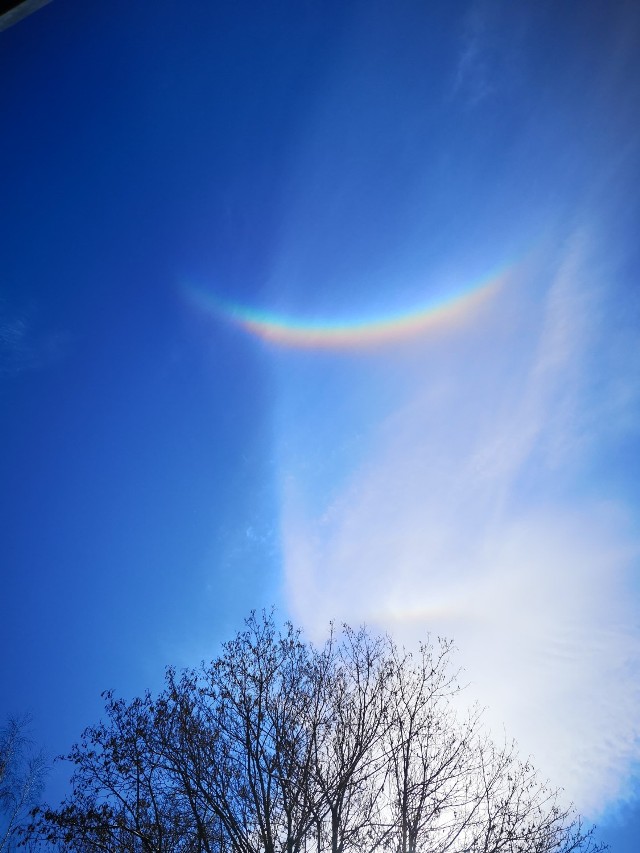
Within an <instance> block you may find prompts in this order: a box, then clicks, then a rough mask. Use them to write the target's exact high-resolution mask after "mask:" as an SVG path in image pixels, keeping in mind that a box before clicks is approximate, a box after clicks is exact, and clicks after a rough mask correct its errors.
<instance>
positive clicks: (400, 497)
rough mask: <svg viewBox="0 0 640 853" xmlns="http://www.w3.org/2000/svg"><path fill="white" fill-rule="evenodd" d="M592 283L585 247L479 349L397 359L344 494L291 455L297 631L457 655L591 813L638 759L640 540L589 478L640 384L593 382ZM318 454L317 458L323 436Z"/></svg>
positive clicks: (447, 348) (501, 301)
mask: <svg viewBox="0 0 640 853" xmlns="http://www.w3.org/2000/svg"><path fill="white" fill-rule="evenodd" d="M594 269H595V267H594V266H593V263H592V257H591V248H590V235H589V234H588V232H586V231H581V232H577V233H576V234H574V236H573V237H572V238H571V239H570V240H569V241H568V242H567V243H566V244H565V245H564V247H563V248H562V249H561V251H560V252H559V253H558V255H557V257H556V258H555V260H554V261H553V262H552V261H551V260H550V257H549V255H548V253H547V256H546V257H545V258H542V257H540V258H538V260H537V262H536V263H532V264H530V265H529V266H528V267H527V268H526V269H523V270H522V271H521V273H520V275H519V278H518V279H517V280H514V282H513V285H512V287H511V288H510V289H508V290H507V291H506V292H505V293H503V294H502V296H501V297H500V298H498V299H497V300H496V301H495V303H494V306H493V310H492V313H490V315H487V316H484V317H483V319H482V322H481V325H480V326H479V327H478V328H477V329H475V330H469V329H467V330H466V332H465V335H466V336H465V337H464V339H463V338H461V337H460V335H458V336H457V338H456V339H455V341H447V340H446V339H442V340H440V341H439V342H436V343H431V344H426V345H425V348H424V349H423V350H420V351H419V352H416V351H413V352H412V353H411V356H410V357H409V356H407V358H406V359H404V360H403V359H399V360H398V362H397V365H396V367H397V371H398V378H399V377H400V376H401V377H402V379H401V381H402V384H403V387H405V388H406V389H407V392H406V399H405V401H404V404H403V405H401V406H398V407H397V408H396V409H395V410H394V411H392V412H390V413H389V414H388V415H387V417H386V418H384V419H383V420H382V422H381V423H379V424H376V425H375V426H374V427H371V435H370V437H369V444H368V447H369V450H368V453H367V454H366V455H365V456H364V457H363V458H361V459H360V460H359V461H358V462H357V463H354V466H353V469H352V470H351V472H350V474H349V475H348V476H347V477H346V479H345V481H344V486H343V488H342V489H341V491H340V492H339V493H338V494H335V493H334V494H329V492H326V491H323V488H322V486H321V485H320V484H319V483H318V481H316V480H314V477H313V476H312V473H311V468H310V467H309V466H307V467H306V468H305V469H304V470H303V469H302V468H301V467H299V465H298V463H296V462H294V461H293V460H292V459H289V462H288V463H287V457H286V454H285V457H284V470H283V495H284V498H283V501H284V510H283V520H282V525H283V543H284V551H285V563H286V587H287V595H288V599H289V603H290V608H291V610H292V612H293V614H294V615H295V617H296V618H297V619H299V620H301V621H302V622H303V624H305V625H306V626H307V627H308V629H309V630H310V631H311V632H312V633H316V634H321V633H322V632H323V631H324V630H325V629H326V624H327V621H328V620H329V619H330V618H334V619H344V620H348V621H351V622H354V621H361V620H366V621H367V622H369V623H373V624H375V625H377V626H379V627H381V628H385V629H389V630H392V631H393V632H394V634H395V635H396V636H398V637H399V638H400V639H402V640H405V641H407V642H411V641H414V640H416V639H417V638H418V637H420V636H423V635H424V633H425V632H426V631H429V630H430V631H433V632H437V633H440V634H446V635H450V636H453V637H454V638H455V640H456V642H457V644H458V646H459V648H460V660H461V663H462V664H463V665H464V666H465V668H466V673H467V676H468V679H469V680H470V682H471V685H472V686H471V687H470V694H469V695H470V698H475V697H477V698H479V699H480V701H481V702H483V703H484V704H486V705H487V706H488V713H489V717H490V720H491V722H492V723H493V724H494V725H501V724H502V723H503V722H504V724H505V725H506V727H507V730H508V731H509V732H510V733H511V734H513V735H515V736H516V737H517V738H518V740H519V742H520V745H521V748H522V750H523V751H524V752H525V753H531V754H532V755H533V756H534V758H535V760H536V761H537V763H538V765H539V766H540V767H541V769H542V771H543V772H544V773H545V774H548V775H549V776H550V777H551V778H552V780H553V781H554V782H555V783H556V784H561V785H564V786H565V788H566V790H567V793H568V795H569V796H570V797H571V798H572V799H573V800H575V801H576V803H577V805H578V806H579V808H580V809H582V810H583V811H588V812H589V813H591V814H594V813H596V812H597V811H598V810H600V809H603V808H604V807H605V806H606V805H607V804H610V803H611V802H613V801H614V800H615V799H616V798H618V797H620V796H622V794H623V792H624V785H625V780H626V779H627V777H628V774H629V773H630V772H631V771H632V768H633V765H634V763H635V762H636V761H637V760H638V759H639V758H640V724H639V723H638V720H639V719H640V713H639V712H640V687H639V685H640V681H639V679H638V665H639V663H640V630H639V626H638V623H637V618H636V612H637V597H636V594H634V591H633V589H632V588H631V580H630V575H629V572H630V568H631V567H632V565H634V563H635V564H637V559H638V550H639V539H638V531H637V529H634V523H633V519H632V513H631V510H630V508H629V507H627V506H625V504H624V502H623V501H622V500H621V499H620V498H616V495H615V494H614V493H613V492H610V493H607V492H606V491H603V490H599V489H598V488H596V484H594V483H593V482H591V480H590V479H589V476H590V474H589V472H590V464H591V462H592V461H593V459H595V458H598V457H599V456H601V455H602V454H603V453H604V452H605V449H604V443H605V442H606V437H607V435H608V431H609V430H610V424H609V419H610V414H611V411H612V407H614V408H615V407H616V406H617V407H618V409H620V407H621V406H622V407H623V408H624V405H625V404H623V403H621V402H620V399H625V400H626V401H627V402H626V407H627V408H629V407H630V406H631V403H630V401H631V400H632V399H635V397H634V393H635V392H633V388H634V387H635V386H636V384H637V383H636V380H635V378H634V377H633V375H632V373H629V375H628V376H627V377H626V378H625V376H624V375H618V376H617V377H616V382H615V383H614V384H613V387H612V390H611V393H609V387H608V386H607V385H606V384H603V383H602V381H601V379H598V378H597V377H595V376H594V375H593V369H592V368H593V361H594V353H593V349H594V347H595V346H596V345H597V347H598V348H599V357H601V358H606V357H608V356H607V352H608V350H607V346H606V338H605V337H604V335H603V326H604V325H605V319H606V307H607V306H606V303H605V291H604V290H603V288H602V286H601V281H600V280H599V278H598V276H597V275H596V274H595V273H594V272H593V270H594ZM547 277H548V281H547ZM541 294H542V295H541ZM385 375H386V378H385V379H384V382H386V383H388V382H393V376H390V375H389V370H387V371H386V374H385ZM621 387H627V389H628V390H627V392H624V393H622V398H621V391H620V388H621ZM629 389H631V390H629ZM325 393H326V388H325ZM625 394H626V396H625ZM612 397H614V398H616V399H615V401H614V400H612V399H611V398H612ZM327 405H329V406H330V401H328V403H327ZM633 405H635V403H634V404H633ZM334 440H335V442H336V443H339V442H340V441H341V440H343V437H342V436H341V435H340V434H339V431H336V434H335V436H334ZM296 442H297V444H298V446H300V444H302V445H304V437H303V438H301V437H300V436H296ZM307 443H308V452H309V457H310V458H313V455H314V448H313V430H310V431H309V434H308V436H307ZM323 495H324V496H325V500H324V504H323ZM311 498H312V499H311ZM311 506H315V507H318V506H319V507H320V509H319V510H317V509H313V510H312V509H308V507H311Z"/></svg>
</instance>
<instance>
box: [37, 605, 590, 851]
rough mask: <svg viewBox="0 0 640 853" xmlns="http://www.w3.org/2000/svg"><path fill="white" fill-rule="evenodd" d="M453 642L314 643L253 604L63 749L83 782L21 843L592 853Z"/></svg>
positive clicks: (353, 638) (359, 636) (367, 638)
mask: <svg viewBox="0 0 640 853" xmlns="http://www.w3.org/2000/svg"><path fill="white" fill-rule="evenodd" d="M451 658H452V645H451V643H450V642H448V641H444V640H438V641H437V642H435V643H431V642H428V643H426V644H424V645H423V646H421V647H420V649H419V650H418V652H417V653H415V654H411V653H408V652H405V651H403V650H401V649H399V648H398V647H397V646H396V645H395V644H394V642H393V641H392V640H391V639H390V638H388V637H380V636H376V635H373V634H371V633H370V632H368V631H367V630H365V629H360V630H357V631H355V630H353V629H351V628H349V627H346V626H345V627H344V628H343V630H342V631H341V632H339V633H336V632H335V631H332V632H331V636H330V637H329V639H328V640H327V642H326V643H325V644H324V645H323V646H321V647H315V646H313V645H312V644H310V643H306V642H304V641H303V639H302V636H301V634H300V632H299V631H297V630H295V629H294V628H293V627H292V626H291V625H290V624H287V625H286V626H285V627H284V628H283V629H279V628H278V627H277V626H276V624H275V622H274V619H273V617H272V615H269V614H262V615H256V614H255V613H254V614H252V615H251V616H250V617H249V618H248V619H247V620H246V625H245V630H243V631H242V632H240V633H239V634H238V635H237V636H236V637H235V638H234V639H232V640H231V641H229V642H228V643H226V644H225V645H224V646H223V650H222V654H221V655H220V657H219V658H217V659H216V660H214V661H213V662H211V663H210V664H206V665H205V664H203V665H202V666H201V667H200V668H199V669H191V670H187V671H185V672H182V673H180V674H178V673H177V672H176V671H175V670H173V669H168V670H167V673H166V682H165V687H164V690H163V691H162V692H161V693H160V695H159V696H157V697H156V698H153V697H152V696H151V695H150V694H148V693H147V694H145V696H143V697H141V698H137V699H134V700H133V701H128V702H127V701H124V700H122V699H117V698H115V697H114V695H113V694H112V693H106V694H105V702H106V717H105V720H104V722H102V723H100V724H98V725H96V726H90V727H89V728H87V729H86V730H85V732H84V734H83V736H82V739H81V740H80V742H79V743H78V744H76V745H75V746H74V747H73V748H72V750H71V752H70V754H69V755H68V756H67V760H69V761H70V762H71V763H72V764H73V766H74V774H73V778H72V786H73V790H72V793H71V794H70V796H69V797H68V798H67V799H66V800H65V801H64V802H63V803H62V804H61V805H60V807H59V808H57V809H51V808H46V809H43V810H40V811H38V812H37V813H35V815H34V821H33V823H32V825H31V827H30V831H29V833H28V835H27V839H30V840H32V841H33V840H37V839H40V840H44V841H46V842H49V843H52V844H59V845H63V846H64V849H66V850H71V851H77V852H78V853H87V852H88V851H105V853H106V852H107V851H114V853H115V851H131V852H132V853H133V851H145V853H146V851H148V853H165V851H175V852H176V853H178V851H185V853H196V851H198V853H202V852H203V851H207V853H325V851H331V853H374V851H380V853H383V851H390V852H391V853H419V851H425V853H502V851H504V853H572V851H582V853H597V851H600V850H602V849H603V845H600V844H597V843H596V842H595V841H594V838H593V830H592V829H589V828H585V827H584V826H583V824H582V822H581V819H580V818H579V816H577V815H576V814H575V812H574V811H573V810H572V809H571V808H568V807H565V806H563V805H561V799H560V795H559V793H558V792H557V791H556V790H554V789H552V788H550V787H549V786H548V785H547V784H546V783H544V782H543V781H541V780H540V778H539V776H538V775H537V773H536V772H535V770H534V769H533V767H532V766H531V765H530V764H529V763H528V762H522V761H520V760H519V759H518V757H517V754H516V751H515V748H514V746H513V745H512V744H511V745H510V744H502V745H499V744H496V743H494V742H493V741H492V740H491V739H490V737H489V736H488V734H487V732H486V731H485V729H484V728H483V725H482V720H481V713H480V711H479V710H478V709H477V708H473V709H472V710H471V711H469V712H468V713H467V714H466V715H462V714H461V713H460V712H459V711H457V710H456V708H457V706H458V705H459V702H458V701H455V702H454V699H456V700H457V699H458V698H459V697H458V694H459V692H460V688H459V686H458V681H457V677H456V673H455V671H454V670H453V668H452V660H451Z"/></svg>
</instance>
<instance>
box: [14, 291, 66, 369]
mask: <svg viewBox="0 0 640 853" xmlns="http://www.w3.org/2000/svg"><path fill="white" fill-rule="evenodd" d="M2 309H3V306H2V305H1V304H0V376H2V375H4V376H12V375H15V374H18V373H22V372H24V371H27V370H37V369H39V368H41V367H43V366H44V365H47V364H50V363H51V362H52V361H55V360H57V359H58V358H59V357H60V356H61V355H62V353H63V351H64V348H65V346H66V344H67V340H66V337H65V336H64V335H62V334H60V333H55V332H50V333H43V332H41V331H40V330H38V329H37V328H36V327H35V324H34V322H33V318H32V317H31V316H30V315H29V314H27V313H16V312H7V311H3V310H2Z"/></svg>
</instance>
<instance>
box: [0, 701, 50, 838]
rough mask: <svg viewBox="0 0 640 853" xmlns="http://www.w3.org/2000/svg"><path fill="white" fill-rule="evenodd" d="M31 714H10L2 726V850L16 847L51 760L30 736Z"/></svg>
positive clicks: (0, 805) (0, 751)
mask: <svg viewBox="0 0 640 853" xmlns="http://www.w3.org/2000/svg"><path fill="white" fill-rule="evenodd" d="M30 722H31V721H30V718H29V717H28V716H23V717H10V718H9V720H8V721H7V723H6V724H5V726H4V727H3V728H2V729H0V853H2V851H9V850H11V849H13V848H14V846H15V843H16V838H17V835H18V833H19V831H20V829H21V826H22V824H23V822H24V821H25V820H26V818H27V817H28V813H29V810H30V809H31V808H33V807H34V806H35V805H36V803H37V801H38V798H39V797H40V795H41V794H42V791H43V789H44V782H45V778H46V775H47V770H48V767H47V762H46V759H45V757H44V755H43V754H42V752H35V751H34V749H33V745H32V742H31V740H30V739H29V737H28V730H29V725H30Z"/></svg>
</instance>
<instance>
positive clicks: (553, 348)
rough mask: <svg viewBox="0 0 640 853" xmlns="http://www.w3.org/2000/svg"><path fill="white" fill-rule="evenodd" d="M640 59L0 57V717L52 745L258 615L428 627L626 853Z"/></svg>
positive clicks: (218, 8)
mask: <svg viewBox="0 0 640 853" xmlns="http://www.w3.org/2000/svg"><path fill="white" fill-rule="evenodd" d="M639 38H640V8H639V7H638V5H637V4H636V3H634V2H631V0H629V2H625V0H620V2H617V3H610V2H607V0H563V2H557V0H554V2H551V0H535V2H533V0H531V1H530V2H529V0H523V2H520V3H500V2H497V0H480V2H478V1H477V0H472V2H459V3H451V2H429V3H425V2H418V0H395V2H391V0H368V2H351V0H341V2H331V0H326V2H320V0H295V2H294V0H291V2H284V0H282V2H276V0H274V2H271V3H258V2H245V0H236V2H226V0H220V2H217V3H209V2H204V0H202V2H200V0H197V2H196V0H192V2H189V3H186V4H180V6H179V10H178V7H177V6H176V4H175V3H173V2H168V0H154V2H150V0H139V2H136V3H129V2H126V3H125V2H122V0H112V1H111V2H109V3H91V4H80V3H74V2H72V0H54V2H52V3H50V4H48V5H47V6H45V7H44V8H42V9H41V10H39V11H38V12H36V13H35V14H33V15H32V16H30V17H28V18H26V19H24V20H23V21H21V22H19V23H18V24H16V25H15V26H13V27H11V28H10V29H8V30H5V31H3V32H2V33H0V75H1V79H2V81H3V84H2V87H0V116H2V133H1V134H0V151H1V153H2V163H3V169H2V193H1V196H0V198H1V201H0V234H1V235H2V237H1V239H0V440H1V447H2V452H1V453H0V484H1V486H0V519H1V521H0V553H1V554H2V595H1V597H0V607H1V618H0V650H1V651H0V673H1V683H2V690H1V691H0V717H2V718H4V717H6V715H7V714H9V713H14V714H16V713H17V714H21V713H24V712H30V713H31V714H32V717H33V732H34V737H35V738H36V739H37V741H38V742H39V743H41V744H42V745H43V747H44V748H45V749H46V750H47V752H48V753H49V754H50V755H55V754H58V753H60V752H64V751H65V750H67V749H68V748H69V746H70V745H71V743H72V742H74V741H75V740H76V739H77V738H78V737H79V735H80V733H81V731H82V729H83V728H84V727H85V726H86V725H88V724H90V723H92V722H95V721H96V720H97V719H98V718H99V716H100V713H101V708H102V700H101V698H100V693H101V691H103V690H105V689H111V688H113V689H115V690H116V692H117V693H118V694H120V695H124V696H134V695H137V694H139V693H141V692H142V691H144V690H145V689H146V688H150V689H152V690H154V689H158V688H159V687H160V686H161V683H162V678H163V670H164V667H165V666H166V665H167V664H175V665H177V666H187V665H193V664H196V663H197V662H199V661H200V660H201V659H203V658H211V657H213V656H214V655H215V654H216V653H217V651H218V649H219V644H220V642H221V641H223V640H224V639H227V638H229V637H231V636H232V635H233V634H234V633H235V632H236V631H237V630H239V629H240V628H241V627H242V620H243V618H244V617H245V616H246V615H247V614H248V612H249V611H250V610H251V609H252V608H262V607H267V608H268V607H270V606H271V605H272V604H273V605H275V606H276V607H277V608H278V614H279V615H280V616H281V617H282V618H290V619H292V620H293V622H294V623H295V624H297V625H301V626H303V627H304V629H305V631H306V634H307V636H308V637H310V638H311V639H315V640H320V639H321V638H322V637H323V636H324V634H325V633H326V631H327V626H328V623H329V620H331V619H333V620H336V621H338V622H340V621H347V622H349V623H351V624H360V623H363V622H366V624H368V625H370V626H372V627H373V628H375V629H376V630H382V631H389V632H390V633H391V634H392V635H393V636H394V637H395V638H396V639H397V640H398V641H399V642H401V643H406V644H407V645H411V644H413V643H416V642H417V641H418V640H419V639H420V638H424V637H425V636H426V635H427V633H428V632H431V633H432V634H434V635H436V634H438V635H444V636H449V637H453V638H454V640H455V642H456V645H457V647H458V650H459V651H458V660H459V662H460V664H461V665H462V666H463V667H464V672H465V679H466V681H467V682H468V685H469V686H468V688H467V692H468V696H469V700H470V701H471V700H473V699H478V700H479V701H480V702H481V703H482V704H483V705H484V706H486V709H487V710H486V714H487V720H488V721H489V723H490V724H491V725H492V726H493V727H494V729H495V730H496V731H499V732H502V731H503V730H504V731H507V732H508V734H509V735H510V736H514V737H515V738H516V739H517V741H518V743H519V745H520V749H521V752H522V753H523V754H524V755H531V756H533V760H534V762H535V763H536V765H537V766H538V767H539V768H540V771H541V773H542V774H543V775H544V776H545V777H549V778H550V779H551V781H552V782H553V783H554V784H555V785H558V786H562V787H563V788H564V789H565V791H566V796H567V797H568V798H570V799H571V800H573V801H574V802H575V804H576V806H577V807H578V809H579V810H580V811H581V812H582V813H583V814H584V815H585V816H586V817H587V819H589V820H595V821H597V822H598V825H599V832H600V833H601V837H602V838H603V839H605V840H608V841H610V843H611V844H612V849H613V850H615V851H620V853H632V851H634V850H636V844H637V837H638V833H639V832H640V802H639V800H638V795H639V794H640V774H639V773H638V770H639V766H640V764H639V761H640V677H639V674H640V673H639V669H640V580H639V575H638V569H639V565H640V523H639V513H638V510H639V509H640V454H639V451H640V441H639V439H640V346H639V343H640V293H639V291H638V273H639V271H640V244H639V243H638V240H637V234H638V230H639V220H640V209H639V207H640V203H639V201H638V193H637V190H636V188H637V187H638V186H639V185H640V124H639V123H638V119H637V114H638V104H639V103H640V54H639V53H638V50H637V44H638V39H639ZM63 777H64V771H63V770H62V769H61V767H60V766H57V767H56V769H55V771H54V773H53V774H52V777H51V782H50V786H49V796H50V797H51V798H55V797H56V796H60V795H61V794H62V793H64V778H63Z"/></svg>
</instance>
